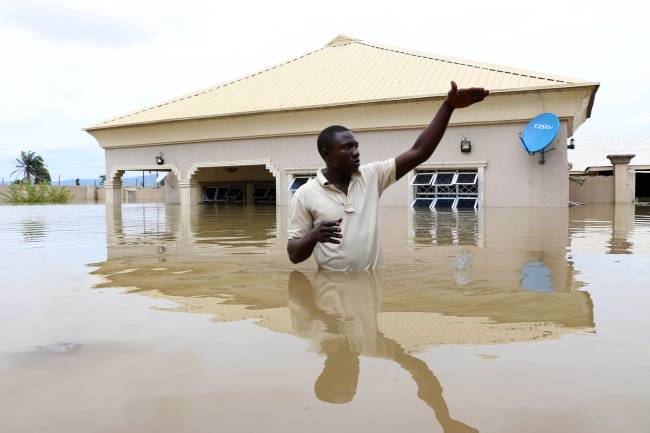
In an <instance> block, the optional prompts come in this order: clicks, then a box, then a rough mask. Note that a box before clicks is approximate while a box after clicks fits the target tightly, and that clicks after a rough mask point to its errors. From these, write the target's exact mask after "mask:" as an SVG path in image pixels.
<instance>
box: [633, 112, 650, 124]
mask: <svg viewBox="0 0 650 433" xmlns="http://www.w3.org/2000/svg"><path fill="white" fill-rule="evenodd" d="M630 123H638V124H643V125H646V124H647V125H650V114H647V113H639V114H637V115H636V116H634V117H633V118H631V119H630Z"/></svg>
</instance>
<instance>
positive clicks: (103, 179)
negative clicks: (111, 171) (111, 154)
mask: <svg viewBox="0 0 650 433" xmlns="http://www.w3.org/2000/svg"><path fill="white" fill-rule="evenodd" d="M104 183H106V175H105V174H100V175H99V186H104Z"/></svg>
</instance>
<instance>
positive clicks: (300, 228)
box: [287, 192, 312, 239]
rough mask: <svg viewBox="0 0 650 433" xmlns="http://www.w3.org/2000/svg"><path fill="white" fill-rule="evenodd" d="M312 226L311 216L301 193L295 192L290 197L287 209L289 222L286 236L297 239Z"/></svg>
mask: <svg viewBox="0 0 650 433" xmlns="http://www.w3.org/2000/svg"><path fill="white" fill-rule="evenodd" d="M311 228H312V216H311V213H310V212H309V210H308V209H307V208H306V206H305V203H304V202H303V198H302V197H301V194H299V193H298V192H296V194H294V196H293V198H292V199H291V208H290V210H289V223H288V225H287V238H288V239H298V238H301V237H303V236H305V235H306V234H307V232H309V230H311Z"/></svg>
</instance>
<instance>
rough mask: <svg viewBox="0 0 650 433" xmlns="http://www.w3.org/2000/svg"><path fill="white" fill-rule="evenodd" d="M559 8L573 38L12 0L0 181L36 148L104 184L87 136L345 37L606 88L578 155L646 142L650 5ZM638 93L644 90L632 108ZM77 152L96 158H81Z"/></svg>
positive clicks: (7, 5) (376, 8)
mask: <svg viewBox="0 0 650 433" xmlns="http://www.w3.org/2000/svg"><path fill="white" fill-rule="evenodd" d="M585 5H587V6H585ZM554 8H555V9H557V10H562V14H559V15H556V16H554V17H553V20H552V26H553V28H556V29H567V30H568V31H569V32H570V33H571V35H573V36H570V37H568V36H567V32H566V31H552V32H549V31H548V26H546V25H542V26H533V25H530V22H531V19H533V20H537V19H538V17H539V12H540V11H539V10H538V5H537V4H534V3H530V4H529V3H526V2H521V1H515V0H505V1H504V0H502V1H498V2H497V4H495V3H488V2H484V1H478V0H471V1H468V0H465V1H460V2H429V3H426V4H425V5H424V6H423V4H422V3H421V2H419V1H415V0H404V1H402V2H400V3H399V4H396V3H395V2H386V1H382V0H378V1H373V2H370V1H358V2H349V1H342V0H332V1H330V2H328V3H327V4H326V5H322V6H320V7H318V8H314V7H313V6H312V5H310V4H309V3H306V2H299V1H287V0H277V1H275V2H267V1H265V2H262V1H257V2H214V1H199V0H187V1H184V2H182V3H179V2H160V1H153V0H146V1H137V0H113V1H111V2H88V1H87V0H51V1H29V2H25V0H9V1H7V0H5V1H3V2H2V3H0V17H1V18H0V48H1V49H2V53H3V57H2V60H3V70H2V77H3V79H2V80H0V95H1V96H0V97H1V98H2V102H1V103H0V176H2V175H4V176H5V177H6V176H7V174H8V173H9V172H11V171H12V169H13V168H12V165H11V161H12V160H13V159H12V158H13V157H15V156H14V155H17V154H18V153H19V152H20V150H26V149H31V150H37V151H39V152H42V153H44V154H46V153H47V155H50V152H51V151H54V150H56V149H67V151H66V152H67V153H66V155H67V157H66V158H61V159H60V160H57V162H56V164H57V167H59V163H60V164H61V165H60V168H57V170H59V171H61V174H62V176H64V177H68V178H74V177H89V175H87V174H84V173H82V172H83V171H84V170H87V167H88V166H92V167H93V168H92V170H93V173H92V175H93V176H95V175H96V173H94V171H96V167H102V166H103V153H102V151H101V149H99V147H98V145H97V143H96V142H95V140H94V139H93V138H92V137H91V136H89V135H88V134H86V133H84V132H82V131H81V130H80V129H81V128H82V127H84V126H89V125H91V124H94V123H97V122H99V121H102V120H105V119H107V118H111V117H115V116H117V115H120V114H124V113H127V112H130V111H134V110H137V109H140V108H142V107H144V106H148V105H151V104H154V103H156V102H160V101H163V100H166V99H169V98H173V97H176V96H178V95H182V94H185V93H189V92H192V91H194V90H198V89H201V88H205V87H208V86H211V85H214V84H217V83H220V82H223V81H227V80H230V79H234V78H238V77H240V76H243V75H246V74H249V73H251V72H254V71H257V70H259V69H262V68H265V67H267V66H270V65H273V64H276V63H278V62H281V61H283V60H286V59H289V58H292V57H295V56H298V55H301V54H304V53H306V52H309V51H312V50H314V49H316V48H318V47H320V46H322V45H324V44H325V43H326V42H327V41H328V40H330V39H331V38H333V37H334V36H336V35H337V34H340V33H343V34H349V35H350V36H354V37H359V38H362V39H366V40H369V41H375V42H378V43H383V44H386V45H393V46H401V47H406V48H412V49H414V50H421V51H427V52H432V53H440V54H447V55H452V56H457V57H467V58H472V59H476V60H484V61H488V62H491V63H501V64H506V65H511V66H516V67H521V68H527V69H533V70H541V71H545V72H549V73H556V74H560V75H568V76H576V77H579V78H584V79H591V80H598V81H600V82H601V88H600V90H599V92H598V95H597V97H596V102H595V105H594V111H593V115H592V118H591V119H590V120H589V121H588V122H587V123H585V124H584V125H583V126H581V127H580V129H579V130H578V132H577V134H576V141H577V143H578V145H579V146H580V147H579V148H578V149H581V148H583V147H582V145H580V143H585V142H586V140H587V139H599V138H601V137H617V140H618V141H619V142H621V143H639V140H640V139H641V138H642V137H650V123H648V122H645V123H643V122H642V123H633V124H632V123H630V122H629V121H628V119H631V118H634V116H635V115H636V113H640V112H645V110H647V104H646V101H647V100H649V99H650V90H648V87H647V86H646V85H645V82H646V77H645V71H647V70H648V69H650V58H648V56H640V55H638V53H639V52H645V51H646V49H647V47H646V46H645V45H646V43H645V41H647V40H650V29H649V28H648V26H646V25H645V19H646V17H647V16H648V15H650V7H649V6H648V5H646V3H642V2H635V1H632V0H621V1H620V2H619V3H617V8H615V9H613V8H598V7H592V6H589V4H587V3H584V2H566V1H560V0H549V2H547V4H545V10H552V9H554ZM459 18H461V19H459ZM459 22H461V23H462V25H460V26H459ZM576 35H580V37H577V36H576ZM545 47H546V48H548V47H554V48H553V49H552V50H551V51H550V52H549V51H546V50H545V49H543V48H545ZM630 87H633V88H635V89H641V90H636V91H635V94H634V95H633V97H630V92H629V88H630ZM600 143H601V144H600V145H599V146H601V147H600V148H599V152H601V153H607V152H608V149H610V148H611V142H610V141H608V140H600ZM578 149H576V152H578ZM73 152H79V155H83V157H84V158H89V159H88V160H86V159H83V158H72V157H70V156H71V155H72V154H73ZM49 158H54V157H53V156H49ZM66 161H68V162H67V163H66Z"/></svg>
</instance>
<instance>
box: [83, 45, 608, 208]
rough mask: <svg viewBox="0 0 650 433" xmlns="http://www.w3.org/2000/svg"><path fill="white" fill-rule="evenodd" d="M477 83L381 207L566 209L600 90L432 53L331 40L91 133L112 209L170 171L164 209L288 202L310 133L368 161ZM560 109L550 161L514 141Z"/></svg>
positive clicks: (312, 150) (309, 147)
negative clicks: (571, 155) (348, 134)
mask: <svg viewBox="0 0 650 433" xmlns="http://www.w3.org/2000/svg"><path fill="white" fill-rule="evenodd" d="M452 80H454V81H456V82H457V83H458V85H459V87H472V86H476V87H485V88H487V89H489V90H490V92H491V94H490V96H489V98H487V99H486V100H485V101H484V102H482V103H481V104H477V105H475V106H472V107H470V108H467V109H463V110H457V111H456V112H455V113H454V115H453V116H452V118H451V122H450V127H449V129H448V130H447V132H446V134H445V136H444V138H443V139H442V142H441V143H440V145H439V147H438V149H437V150H436V151H435V153H434V154H433V156H432V157H431V158H430V159H429V160H428V161H427V162H426V163H425V164H423V165H421V166H420V167H418V169H417V170H415V171H413V172H411V173H409V175H408V176H405V177H404V178H403V179H401V180H400V181H399V182H397V184H396V185H394V186H393V187H392V188H390V189H389V190H387V191H386V192H385V194H384V196H383V200H382V203H383V204H384V205H392V206H418V205H422V204H424V205H427V206H433V207H435V208H452V209H456V208H478V207H565V206H566V205H567V203H568V201H569V169H568V160H567V152H568V150H567V139H568V138H570V137H571V136H572V135H573V134H574V132H575V131H576V129H577V128H578V127H580V125H581V124H582V123H584V122H585V120H586V119H587V118H589V117H590V114H591V110H592V106H593V103H594V98H595V95H596V92H597V90H598V86H599V84H598V83H597V82H592V81H585V80H580V79H575V78H568V77H561V76H557V75H551V74H547V73H538V72H531V71H526V70H521V69H516V68H512V67H506V66H498V65H492V64H486V63H480V62H475V61H471V60H463V59H457V58H451V57H445V56H438V55H430V54H424V53H420V52H415V51H411V50H406V49H401V48H392V47H386V46H381V45H377V44H373V43H369V42H365V41H362V40H358V39H354V38H351V37H347V36H338V37H336V38H334V39H333V40H332V41H330V42H329V43H327V44H326V45H325V46H323V47H321V48H318V49H316V50H314V51H312V52H310V53H307V54H305V55H302V56H300V57H297V58H294V59H291V60H288V61H286V62H284V63H280V64H278V65H276V66H273V67H270V68H268V69H265V70H263V71H260V72H257V73H254V74H251V75H249V76H246V77H243V78H241V79H238V80H235V81H231V82H228V83H224V84H220V85H217V86H214V87H211V88H208V89H204V90H200V91H197V92H195V93H192V94H190V95H185V96H181V97H178V98H175V99H172V100H170V101H166V102H162V103H160V104H156V105H154V106H151V107H148V108H144V109H141V110H138V111H135V112H133V113H130V114H126V115H123V116H120V117H116V118H113V119H111V120H107V121H105V122H102V123H99V124H96V125H94V126H91V127H88V128H87V129H86V131H87V132H88V133H90V134H91V135H92V136H93V137H95V138H96V139H97V141H98V142H99V144H100V146H101V147H102V148H103V149H104V150H105V154H106V175H107V181H106V185H105V188H106V191H105V192H106V202H107V203H114V202H119V201H120V200H121V198H122V194H121V176H122V174H123V173H124V172H126V171H131V170H156V171H162V172H167V173H168V175H167V176H166V179H165V190H166V201H167V202H169V203H180V204H181V205H182V206H183V207H190V206H194V205H197V204H199V203H206V202H207V203H215V202H217V203H218V202H226V203H228V202H230V203H243V204H246V203H260V204H262V203H263V204H277V205H287V204H288V203H289V202H290V200H291V197H292V194H293V192H294V191H295V190H296V189H297V188H298V187H300V185H302V184H303V183H305V182H306V181H307V180H308V179H309V178H310V177H311V176H314V174H315V172H316V170H317V169H318V168H319V167H321V166H322V165H323V163H322V160H321V158H320V156H319V154H318V152H317V150H316V137H317V135H318V133H319V132H320V131H321V130H322V129H323V128H325V127H327V126H329V125H332V124H342V125H345V126H347V127H348V128H350V129H351V130H352V131H353V132H354V133H355V134H356V136H357V139H358V141H359V143H360V151H361V159H362V163H363V162H371V161H374V160H381V159H387V158H391V157H394V156H396V155H398V154H399V153H401V152H403V151H404V150H406V149H408V148H409V147H410V146H411V145H412V144H413V143H414V141H415V139H416V138H417V136H418V135H419V133H420V132H421V130H422V129H423V128H424V127H425V126H426V125H427V124H428V123H429V122H430V120H431V119H432V117H433V116H434V114H435V113H436V111H437V109H438V107H439V106H440V104H441V103H442V101H443V100H444V98H445V96H446V94H447V92H448V90H449V88H450V81H452ZM544 112H551V113H555V114H556V115H557V116H558V118H559V119H560V131H559V133H558V135H557V138H556V139H555V142H554V143H553V145H552V146H551V148H552V149H553V150H552V151H548V152H546V154H545V163H544V164H540V163H539V156H538V155H529V154H528V153H527V152H526V151H525V150H524V149H523V148H522V146H521V144H520V137H519V136H520V134H521V133H522V131H523V130H524V128H525V127H526V125H527V123H528V122H529V121H530V120H531V119H533V118H534V117H535V116H537V115H538V114H540V113H544Z"/></svg>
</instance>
